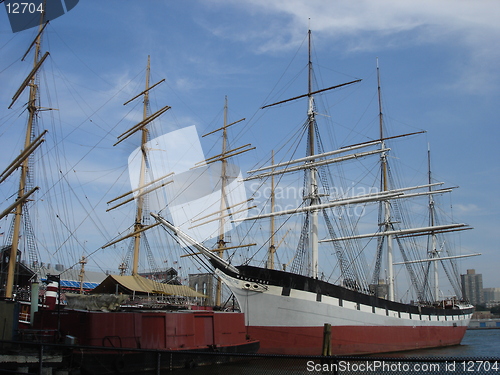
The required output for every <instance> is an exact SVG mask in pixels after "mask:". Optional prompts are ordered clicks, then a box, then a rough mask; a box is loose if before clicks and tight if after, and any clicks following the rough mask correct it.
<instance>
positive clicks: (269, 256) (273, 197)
mask: <svg viewBox="0 0 500 375" xmlns="http://www.w3.org/2000/svg"><path fill="white" fill-rule="evenodd" d="M271 164H274V150H273V151H272V155H271ZM275 205H276V193H275V191H274V175H272V176H271V212H274V211H275ZM270 227H271V228H270V229H271V238H270V239H269V251H268V254H267V265H266V266H267V268H269V269H272V270H273V269H274V253H275V252H276V246H275V241H274V237H275V235H274V231H275V222H274V216H271V223H270Z"/></svg>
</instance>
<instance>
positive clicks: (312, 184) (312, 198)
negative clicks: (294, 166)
mask: <svg viewBox="0 0 500 375" xmlns="http://www.w3.org/2000/svg"><path fill="white" fill-rule="evenodd" d="M308 42H309V62H308V67H309V74H308V94H307V96H308V102H309V108H308V111H307V122H308V131H309V154H308V156H313V155H314V154H315V152H314V131H315V125H316V118H315V112H314V96H313V94H312V92H313V91H312V59H311V30H309V32H308ZM309 163H314V159H311V160H310V161H309ZM317 175H318V171H317V169H316V167H311V168H310V169H309V187H308V193H309V195H308V197H307V198H308V199H309V205H310V206H313V205H316V204H319V203H320V202H319V196H318V182H317ZM310 220H311V222H310V225H309V241H310V249H311V277H313V278H315V279H316V278H318V210H317V209H313V210H311V212H310Z"/></svg>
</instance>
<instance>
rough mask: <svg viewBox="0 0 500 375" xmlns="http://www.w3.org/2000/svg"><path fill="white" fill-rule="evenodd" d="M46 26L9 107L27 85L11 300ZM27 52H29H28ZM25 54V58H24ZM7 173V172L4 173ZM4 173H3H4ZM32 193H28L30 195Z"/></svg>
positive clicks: (10, 274) (9, 274)
mask: <svg viewBox="0 0 500 375" xmlns="http://www.w3.org/2000/svg"><path fill="white" fill-rule="evenodd" d="M43 16H44V13H42V15H41V17H42V18H41V19H42V20H43ZM45 26H46V24H43V23H42V22H40V26H39V32H38V35H37V36H36V38H35V41H34V43H32V45H31V46H30V49H31V47H32V46H33V44H34V45H35V56H34V60H33V70H32V71H31V73H30V75H29V76H28V78H27V79H26V80H25V82H23V84H22V85H21V87H20V88H19V90H18V91H17V92H16V94H15V95H14V97H13V98H12V103H11V105H10V106H9V108H10V107H12V105H13V104H14V102H15V101H16V100H17V98H18V97H19V95H20V94H21V92H22V91H23V90H24V88H25V87H26V86H28V85H29V88H30V90H29V99H28V106H27V109H28V114H29V115H28V122H27V125H26V135H25V140H24V151H23V153H25V154H26V155H24V158H21V159H20V160H22V161H21V162H20V164H19V166H20V167H21V177H20V180H19V191H18V195H17V199H16V201H17V202H19V204H17V205H16V207H15V210H14V215H15V216H14V223H13V236H12V244H11V249H10V256H9V265H8V271H7V282H6V286H5V297H6V298H12V297H13V288H14V274H15V268H16V261H17V252H18V249H19V237H20V231H21V221H22V216H23V210H24V205H25V203H26V195H27V193H28V192H27V190H28V186H27V185H28V173H29V155H30V154H31V153H32V152H33V151H34V150H35V149H36V147H38V146H39V144H41V142H40V143H38V144H36V141H37V140H35V141H33V142H32V136H33V127H34V123H35V121H36V118H37V114H38V111H39V107H38V105H37V98H38V85H37V71H38V69H39V68H40V66H41V64H42V63H43V61H45V58H46V57H47V56H48V52H47V53H45V55H44V56H43V57H42V58H41V59H40V50H41V41H42V31H43V29H44V28H45ZM28 52H29V50H28ZM28 52H26V54H27V53H28ZM26 54H25V56H26ZM6 172H7V171H6ZM4 173H5V172H4ZM32 192H33V191H31V192H30V194H31V193H32Z"/></svg>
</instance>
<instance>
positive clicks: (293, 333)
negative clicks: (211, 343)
mask: <svg viewBox="0 0 500 375" xmlns="http://www.w3.org/2000/svg"><path fill="white" fill-rule="evenodd" d="M466 329H467V327H437V326H433V327H432V326H431V327H403V326H396V327H390V326H383V327H382V326H337V327H335V326H333V327H332V354H333V355H353V354H354V355H355V354H368V353H370V354H371V353H387V352H397V351H404V350H414V349H423V348H433V347H439V346H450V345H458V344H460V341H461V340H462V337H463V335H464V334H465V330H466ZM248 333H249V335H250V336H251V337H255V338H257V339H258V340H259V341H260V350H259V353H272V354H294V355H321V350H322V343H323V327H248Z"/></svg>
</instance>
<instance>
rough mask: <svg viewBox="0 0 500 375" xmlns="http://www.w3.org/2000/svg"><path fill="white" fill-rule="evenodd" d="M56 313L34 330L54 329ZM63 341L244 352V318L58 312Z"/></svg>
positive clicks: (38, 320)
mask: <svg viewBox="0 0 500 375" xmlns="http://www.w3.org/2000/svg"><path fill="white" fill-rule="evenodd" d="M57 320H58V313H57V311H40V312H38V313H37V314H36V315H35V325H34V328H35V329H53V328H56V327H57ZM60 332H61V334H62V335H69V336H73V337H76V339H77V344H78V345H88V346H105V347H115V348H141V349H155V350H158V349H159V350H203V349H207V348H209V349H216V348H222V347H231V346H234V347H238V346H242V347H243V346H245V345H247V344H248V343H251V342H255V343H257V341H255V340H248V339H247V336H246V333H247V332H246V327H245V321H244V315H243V314H241V313H231V312H214V311H202V310H200V311H179V312H162V311H153V312H89V311H77V310H67V311H66V310H63V311H61V313H60Z"/></svg>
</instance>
